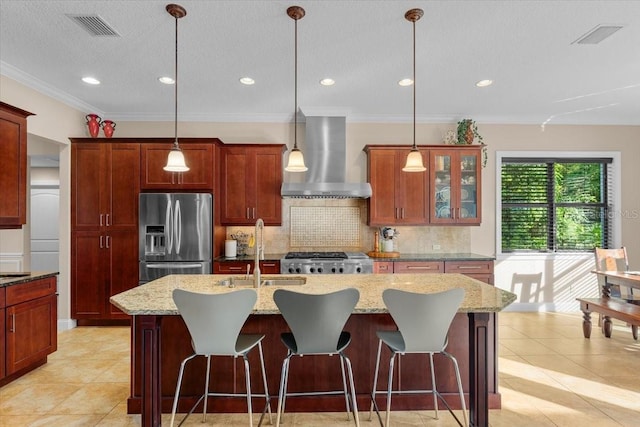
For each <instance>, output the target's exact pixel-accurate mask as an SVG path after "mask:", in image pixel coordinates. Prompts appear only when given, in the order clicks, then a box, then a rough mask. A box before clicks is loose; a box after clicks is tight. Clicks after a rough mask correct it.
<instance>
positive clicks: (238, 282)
mask: <svg viewBox="0 0 640 427" xmlns="http://www.w3.org/2000/svg"><path fill="white" fill-rule="evenodd" d="M261 279H262V280H261V281H260V286H300V285H304V284H305V283H307V278H306V277H298V276H290V277H282V276H278V277H275V276H262V278H261ZM253 283H254V280H253V277H249V278H247V277H244V276H242V277H239V276H235V277H233V276H232V277H228V278H226V279H223V280H221V281H220V285H222V286H228V287H230V288H232V287H236V286H253Z"/></svg>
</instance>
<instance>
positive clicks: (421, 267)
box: [393, 261, 444, 273]
mask: <svg viewBox="0 0 640 427" xmlns="http://www.w3.org/2000/svg"><path fill="white" fill-rule="evenodd" d="M393 272H394V273H444V262H443V261H396V262H394V263H393Z"/></svg>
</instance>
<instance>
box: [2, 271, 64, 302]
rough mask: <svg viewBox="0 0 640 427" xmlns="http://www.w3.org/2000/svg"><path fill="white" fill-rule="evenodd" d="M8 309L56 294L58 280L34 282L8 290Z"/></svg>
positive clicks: (51, 278) (11, 287)
mask: <svg viewBox="0 0 640 427" xmlns="http://www.w3.org/2000/svg"><path fill="white" fill-rule="evenodd" d="M6 291H7V295H6V299H7V302H6V305H7V307H9V306H12V305H15V304H20V303H21V302H25V301H30V300H32V299H36V298H40V297H43V296H46V295H51V294H55V293H56V278H55V277H50V278H47V279H39V280H34V281H32V282H27V283H22V284H20V285H14V286H8V287H7V288H6Z"/></svg>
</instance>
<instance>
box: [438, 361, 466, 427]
mask: <svg viewBox="0 0 640 427" xmlns="http://www.w3.org/2000/svg"><path fill="white" fill-rule="evenodd" d="M442 354H444V355H445V356H447V357H448V358H449V359H451V362H453V368H454V370H455V372H456V381H457V383H458V394H459V395H460V402H461V404H462V415H463V417H464V426H465V427H468V426H469V416H468V415H467V406H466V404H465V402H464V392H463V390H462V380H461V379H460V369H459V368H458V361H457V360H456V358H455V357H453V356H452V355H451V354H449V353H447V352H446V351H443V352H442Z"/></svg>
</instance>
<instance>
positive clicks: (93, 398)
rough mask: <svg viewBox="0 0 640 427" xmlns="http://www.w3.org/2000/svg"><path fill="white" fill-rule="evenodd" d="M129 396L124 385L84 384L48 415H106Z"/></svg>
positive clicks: (127, 388) (126, 385) (127, 387)
mask: <svg viewBox="0 0 640 427" xmlns="http://www.w3.org/2000/svg"><path fill="white" fill-rule="evenodd" d="M128 396H129V385H128V384H125V383H91V384H86V385H84V386H83V387H82V388H80V389H79V390H77V391H76V392H75V393H73V394H72V395H71V396H69V397H68V398H67V399H66V400H65V401H63V402H62V403H60V404H59V405H58V406H56V407H55V408H54V409H52V410H51V411H49V413H50V414H51V413H54V414H64V415H69V414H102V415H106V414H108V413H110V412H111V411H113V409H114V408H115V407H116V406H117V405H118V404H119V403H120V402H122V401H124V400H125V399H126V398H127V397H128Z"/></svg>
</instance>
